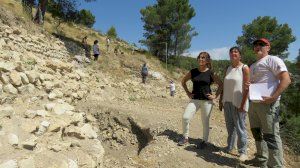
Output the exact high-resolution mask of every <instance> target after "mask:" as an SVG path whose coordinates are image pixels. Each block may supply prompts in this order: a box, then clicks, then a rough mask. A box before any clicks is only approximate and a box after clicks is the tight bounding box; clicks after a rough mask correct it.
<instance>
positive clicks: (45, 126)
mask: <svg viewBox="0 0 300 168" xmlns="http://www.w3.org/2000/svg"><path fill="white" fill-rule="evenodd" d="M49 126H50V122H48V121H42V122H41V123H40V125H39V128H38V131H37V132H36V135H38V136H40V135H43V134H44V133H45V132H46V131H47V130H48V127H49Z"/></svg>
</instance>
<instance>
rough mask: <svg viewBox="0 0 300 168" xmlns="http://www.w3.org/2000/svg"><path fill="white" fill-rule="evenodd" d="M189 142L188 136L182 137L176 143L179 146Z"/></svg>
mask: <svg viewBox="0 0 300 168" xmlns="http://www.w3.org/2000/svg"><path fill="white" fill-rule="evenodd" d="M188 143H189V139H188V138H182V139H181V140H180V141H179V142H178V145H179V146H184V145H186V144H188Z"/></svg>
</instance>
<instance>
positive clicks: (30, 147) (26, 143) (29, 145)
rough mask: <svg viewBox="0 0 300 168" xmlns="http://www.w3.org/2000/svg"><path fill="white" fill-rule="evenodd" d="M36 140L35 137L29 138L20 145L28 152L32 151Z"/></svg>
mask: <svg viewBox="0 0 300 168" xmlns="http://www.w3.org/2000/svg"><path fill="white" fill-rule="evenodd" d="M36 140H37V137H35V136H32V137H30V138H29V139H27V140H26V141H24V142H23V143H22V145H23V148H25V149H28V150H33V149H34V148H35V146H36V144H37V142H36Z"/></svg>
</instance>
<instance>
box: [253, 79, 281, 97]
mask: <svg viewBox="0 0 300 168" xmlns="http://www.w3.org/2000/svg"><path fill="white" fill-rule="evenodd" d="M277 85H278V84H277V83H253V84H252V83H251V84H250V88H249V99H250V100H251V101H261V100H263V98H262V96H271V95H272V93H273V92H274V91H275V89H276V88H277Z"/></svg>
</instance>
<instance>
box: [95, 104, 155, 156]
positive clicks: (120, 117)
mask: <svg viewBox="0 0 300 168" xmlns="http://www.w3.org/2000/svg"><path fill="white" fill-rule="evenodd" d="M94 116H95V118H96V119H97V120H98V126H99V137H100V138H101V140H102V142H103V145H104V146H105V147H107V148H109V149H112V150H117V151H118V150H122V151H128V153H136V155H139V154H140V152H141V151H142V150H143V148H145V147H146V146H147V145H148V143H149V142H150V141H152V140H153V136H152V135H151V133H150V128H142V127H141V126H140V125H139V124H138V123H137V122H136V121H135V120H134V119H133V118H132V117H130V116H128V115H125V114H121V113H119V112H118V111H115V110H111V109H106V110H102V111H101V112H97V113H95V115H94ZM132 150H134V151H132Z"/></svg>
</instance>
